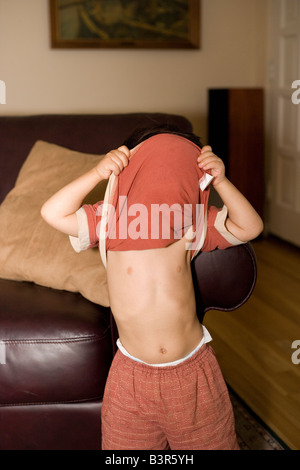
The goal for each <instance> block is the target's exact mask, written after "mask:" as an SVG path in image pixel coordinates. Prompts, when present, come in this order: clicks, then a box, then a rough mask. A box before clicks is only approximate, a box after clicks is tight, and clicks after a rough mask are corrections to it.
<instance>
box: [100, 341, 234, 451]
mask: <svg viewBox="0 0 300 470" xmlns="http://www.w3.org/2000/svg"><path fill="white" fill-rule="evenodd" d="M102 449H103V450H167V449H172V450H173V449H174V450H239V446H238V443H237V439H236V434H235V422H234V415H233V411H232V406H231V402H230V399H229V395H228V391H227V387H226V384H225V382H224V379H223V376H222V373H221V370H220V367H219V364H218V362H217V360H216V357H215V354H214V352H213V349H212V347H211V346H210V345H208V344H204V345H203V346H202V347H201V349H200V350H199V351H197V352H196V353H195V354H194V355H193V356H192V357H190V358H188V359H186V360H185V361H184V362H181V363H180V364H178V365H174V366H166V367H156V366H150V365H147V364H144V363H141V362H137V361H134V360H133V359H131V358H129V357H126V356H125V355H124V354H122V353H121V352H120V351H118V352H117V354H116V356H115V358H114V360H113V363H112V366H111V369H110V372H109V376H108V379H107V383H106V388H105V393H104V399H103V407H102Z"/></svg>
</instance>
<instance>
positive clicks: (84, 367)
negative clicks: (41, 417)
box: [0, 280, 112, 406]
mask: <svg viewBox="0 0 300 470" xmlns="http://www.w3.org/2000/svg"><path fill="white" fill-rule="evenodd" d="M0 296H1V310H0V359H1V361H0V362H1V364H0V374H1V384H0V406H5V405H23V404H38V403H39V404H40V403H69V402H81V401H89V400H95V399H102V396H103V392H104V386H105V381H106V377H107V374H108V370H109V367H110V363H111V360H112V345H111V333H110V312H109V309H107V308H105V307H101V306H99V305H96V304H94V303H91V302H89V301H87V300H86V299H84V298H83V297H82V296H81V295H80V294H77V293H70V292H64V291H57V290H54V289H48V288H45V287H41V286H37V285H35V284H33V283H28V282H18V283H17V282H14V281H8V280H0Z"/></svg>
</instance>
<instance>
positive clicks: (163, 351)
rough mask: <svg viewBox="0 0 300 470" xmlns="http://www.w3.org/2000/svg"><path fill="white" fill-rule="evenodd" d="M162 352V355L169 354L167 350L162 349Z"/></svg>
mask: <svg viewBox="0 0 300 470" xmlns="http://www.w3.org/2000/svg"><path fill="white" fill-rule="evenodd" d="M160 352H161V354H167V352H168V351H167V350H166V348H160Z"/></svg>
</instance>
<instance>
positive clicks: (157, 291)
mask: <svg viewBox="0 0 300 470" xmlns="http://www.w3.org/2000/svg"><path fill="white" fill-rule="evenodd" d="M107 255H108V257H107V261H108V263H107V279H108V286H109V295H110V301H111V309H112V312H113V315H114V318H115V320H116V323H117V326H118V331H119V337H120V341H121V343H122V345H123V346H124V348H125V349H126V350H127V351H128V352H129V354H131V355H132V356H135V357H137V358H139V359H140V360H142V361H144V362H147V363H150V364H159V363H166V362H172V361H176V360H178V359H181V358H183V357H184V356H186V355H187V354H188V353H190V352H191V351H192V350H193V349H194V348H195V347H196V346H197V345H198V344H199V343H200V341H201V339H202V335H203V333H202V327H201V325H200V323H199V320H198V318H197V315H196V305H195V295H194V287H193V281H192V274H191V262H190V252H189V251H188V250H186V240H185V238H182V239H181V240H179V241H177V242H176V243H173V244H172V245H170V246H168V247H167V248H159V249H153V250H144V251H109V252H108V254H107Z"/></svg>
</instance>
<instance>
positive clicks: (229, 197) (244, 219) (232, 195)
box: [198, 146, 263, 242]
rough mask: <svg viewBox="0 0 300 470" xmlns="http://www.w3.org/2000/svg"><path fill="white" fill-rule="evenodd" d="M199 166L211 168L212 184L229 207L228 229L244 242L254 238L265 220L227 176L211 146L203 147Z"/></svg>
mask: <svg viewBox="0 0 300 470" xmlns="http://www.w3.org/2000/svg"><path fill="white" fill-rule="evenodd" d="M198 165H199V167H200V168H201V169H202V170H204V171H207V170H211V174H212V176H214V179H213V181H212V184H213V186H214V188H215V189H216V191H217V193H218V194H219V196H220V198H221V199H222V201H223V203H224V204H225V206H227V209H228V218H227V221H226V227H227V230H228V231H229V232H230V233H232V235H234V236H235V237H236V238H238V239H239V240H241V241H243V242H247V241H249V240H253V239H254V238H256V237H257V236H258V235H259V234H260V233H261V232H262V230H263V221H262V219H261V218H260V216H259V215H258V214H257V212H256V211H255V209H254V208H253V207H252V205H251V204H250V203H249V201H248V200H247V199H246V198H245V197H244V196H243V195H242V194H241V193H240V191H239V190H238V189H237V188H236V187H235V186H234V185H233V184H232V183H231V182H230V181H229V180H228V179H227V178H226V176H225V167H224V164H223V162H222V160H221V159H220V158H218V157H217V156H216V155H215V154H214V153H213V152H212V149H211V147H210V146H205V147H203V149H202V151H201V155H200V156H199V158H198Z"/></svg>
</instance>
